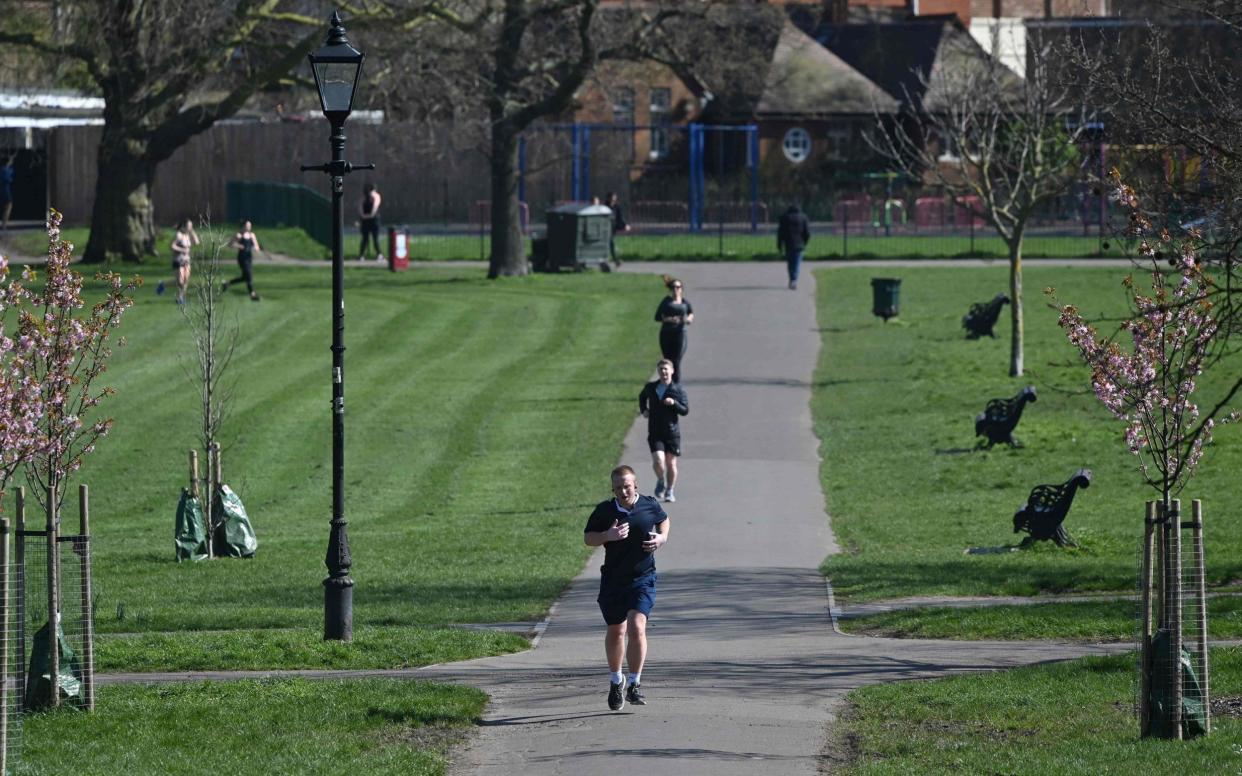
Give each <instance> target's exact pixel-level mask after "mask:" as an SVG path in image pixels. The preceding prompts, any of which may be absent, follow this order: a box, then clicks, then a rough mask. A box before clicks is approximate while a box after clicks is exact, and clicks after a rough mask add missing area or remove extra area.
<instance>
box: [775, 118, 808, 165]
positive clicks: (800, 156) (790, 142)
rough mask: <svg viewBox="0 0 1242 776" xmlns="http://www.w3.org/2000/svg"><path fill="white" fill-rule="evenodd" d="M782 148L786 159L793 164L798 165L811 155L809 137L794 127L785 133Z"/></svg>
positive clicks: (805, 132) (799, 128)
mask: <svg viewBox="0 0 1242 776" xmlns="http://www.w3.org/2000/svg"><path fill="white" fill-rule="evenodd" d="M782 147H783V148H784V150H785V158H786V159H788V160H789V161H791V162H793V163H794V164H800V163H802V162H804V161H806V158H807V157H808V156H810V155H811V136H810V134H809V133H808V132H807V131H806V130H805V129H803V128H802V127H794V128H793V129H791V130H789V131H788V132H786V133H785V142H784V143H783V144H782Z"/></svg>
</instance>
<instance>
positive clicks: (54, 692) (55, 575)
mask: <svg viewBox="0 0 1242 776" xmlns="http://www.w3.org/2000/svg"><path fill="white" fill-rule="evenodd" d="M46 496H47V502H46V504H47V510H46V511H47V630H48V634H47V636H48V638H47V643H48V651H47V652H48V673H49V674H50V681H49V684H50V689H51V696H52V697H51V698H50V700H49V703H50V705H51V706H52V708H56V707H57V706H59V705H60V547H59V543H58V542H57V535H58V534H59V533H60V526H59V525H58V522H59V521H58V520H57V519H56V488H55V477H53V485H49V486H48V488H47V491H46Z"/></svg>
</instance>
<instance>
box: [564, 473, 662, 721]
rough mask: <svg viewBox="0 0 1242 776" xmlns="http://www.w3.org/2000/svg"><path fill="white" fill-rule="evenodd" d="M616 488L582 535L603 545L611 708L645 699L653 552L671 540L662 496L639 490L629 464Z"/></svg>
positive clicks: (602, 594) (601, 600) (602, 591)
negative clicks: (627, 671) (623, 661)
mask: <svg viewBox="0 0 1242 776" xmlns="http://www.w3.org/2000/svg"><path fill="white" fill-rule="evenodd" d="M612 492H613V495H614V497H615V498H612V499H610V500H608V501H601V502H600V503H599V505H598V506H596V507H595V511H594V512H592V513H591V517H590V518H589V519H588V520H587V524H586V531H585V535H584V539H585V541H586V543H587V545H589V546H591V547H599V546H600V545H601V544H602V545H603V546H604V565H603V566H601V567H600V583H599V597H598V598H597V599H596V600H597V601H598V602H599V609H600V612H601V613H602V614H603V615H604V622H605V623H607V624H608V631H607V634H606V635H605V636H604V652H605V654H606V655H607V657H608V672H609V673H608V683H609V686H608V708H610V709H612V710H613V711H620V710H621V709H623V708H625V704H626V702H627V701H628V702H630V703H632V704H634V705H635V706H644V705H646V700H645V699H644V698H643V693H642V689H641V684H640V683H641V682H642V671H643V663H644V662H645V661H646V659H647V616H648V615H650V614H651V607H652V606H654V605H655V595H656V568H655V556H654V553H655V551H656V550H657V549H659V548H660V547H663V546H664V543H665V542H667V541H668V529H669V519H668V515H666V514H665V513H664V510H663V509H661V508H660V502H658V501H656V500H655V499H654V498H652V497H651V496H640V495H638V478H637V476H636V475H635V474H634V470H633V469H631V468H630V467H628V466H618V467H617V468H615V469H613V470H612ZM627 635H628V636H629V643H628V645H627V644H626V636H627ZM622 657H624V658H625V659H626V663H628V665H629V669H630V675H629V681H628V683H627V682H626V678H625V677H624V675H622V673H621V659H622ZM627 684H628V689H627Z"/></svg>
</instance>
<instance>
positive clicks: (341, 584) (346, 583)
mask: <svg viewBox="0 0 1242 776" xmlns="http://www.w3.org/2000/svg"><path fill="white" fill-rule="evenodd" d="M323 640H324V641H353V640H354V580H352V579H350V578H349V577H328V578H327V579H325V580H324V581H323Z"/></svg>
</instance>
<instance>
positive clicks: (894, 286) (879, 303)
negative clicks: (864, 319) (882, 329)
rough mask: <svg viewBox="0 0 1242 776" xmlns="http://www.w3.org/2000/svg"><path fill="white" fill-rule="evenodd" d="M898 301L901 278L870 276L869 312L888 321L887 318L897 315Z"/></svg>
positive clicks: (899, 299) (899, 298)
mask: <svg viewBox="0 0 1242 776" xmlns="http://www.w3.org/2000/svg"><path fill="white" fill-rule="evenodd" d="M900 301H901V278H871V312H873V313H875V314H876V315H878V316H880V317H881V318H883V319H884V322H885V323H888V319H889V318H895V317H897V306H898V303H899V302H900Z"/></svg>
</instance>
